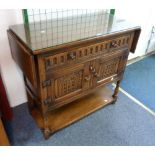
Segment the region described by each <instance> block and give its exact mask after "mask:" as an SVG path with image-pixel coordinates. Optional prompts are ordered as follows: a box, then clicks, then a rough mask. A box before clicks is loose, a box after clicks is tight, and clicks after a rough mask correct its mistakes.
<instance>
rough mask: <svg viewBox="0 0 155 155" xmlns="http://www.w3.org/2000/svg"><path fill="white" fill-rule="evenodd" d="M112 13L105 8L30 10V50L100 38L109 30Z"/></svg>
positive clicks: (28, 11)
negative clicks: (107, 28) (99, 36)
mask: <svg viewBox="0 0 155 155" xmlns="http://www.w3.org/2000/svg"><path fill="white" fill-rule="evenodd" d="M109 12H110V10H105V9H72V10H64V9H50V10H49V9H44V10H43V9H31V10H27V13H28V20H29V23H28V27H29V31H30V32H29V33H28V34H29V38H30V39H29V40H30V43H31V47H32V49H41V48H47V47H50V46H56V45H60V44H64V43H68V42H72V41H76V40H81V39H85V38H89V37H92V36H96V35H100V34H102V33H103V30H106V27H108V18H109Z"/></svg>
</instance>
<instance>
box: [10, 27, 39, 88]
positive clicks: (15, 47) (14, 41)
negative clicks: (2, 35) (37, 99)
mask: <svg viewBox="0 0 155 155" xmlns="http://www.w3.org/2000/svg"><path fill="white" fill-rule="evenodd" d="M7 33H8V39H9V43H10V49H11V54H12V57H13V59H14V60H15V62H16V63H17V64H18V66H19V67H20V68H21V70H22V72H23V73H24V75H25V76H26V77H27V78H28V80H29V81H30V83H31V84H32V86H33V87H34V88H37V80H36V79H37V78H36V70H35V63H34V57H33V55H31V54H30V52H29V51H28V49H26V47H24V45H23V44H22V43H21V42H20V41H19V40H18V38H17V37H16V36H15V34H13V33H12V32H11V31H10V30H8V31H7Z"/></svg>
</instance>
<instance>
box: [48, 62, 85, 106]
mask: <svg viewBox="0 0 155 155" xmlns="http://www.w3.org/2000/svg"><path fill="white" fill-rule="evenodd" d="M83 76H84V64H79V65H76V66H73V67H68V68H67V67H64V68H63V69H58V70H54V71H52V72H48V73H47V75H46V77H47V79H50V83H51V84H50V85H49V86H48V87H47V96H48V99H49V98H50V100H51V103H52V104H56V103H58V102H62V101H64V100H66V99H69V98H71V97H74V96H75V95H77V94H79V93H81V91H82V90H83V82H84V81H83Z"/></svg>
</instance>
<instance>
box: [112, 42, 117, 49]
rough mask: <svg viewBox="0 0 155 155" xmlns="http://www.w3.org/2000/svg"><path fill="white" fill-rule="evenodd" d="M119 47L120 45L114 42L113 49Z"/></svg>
mask: <svg viewBox="0 0 155 155" xmlns="http://www.w3.org/2000/svg"><path fill="white" fill-rule="evenodd" d="M118 46H119V45H118V44H117V43H115V42H112V43H111V47H115V48H116V47H118Z"/></svg>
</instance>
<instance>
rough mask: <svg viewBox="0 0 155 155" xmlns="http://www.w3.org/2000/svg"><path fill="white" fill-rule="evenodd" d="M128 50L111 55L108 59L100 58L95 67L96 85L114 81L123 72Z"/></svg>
mask: <svg viewBox="0 0 155 155" xmlns="http://www.w3.org/2000/svg"><path fill="white" fill-rule="evenodd" d="M128 54H129V52H128V50H126V51H122V52H120V53H119V54H113V55H111V56H109V57H103V58H100V60H99V61H98V62H97V65H96V72H95V74H94V78H95V81H96V84H97V85H100V84H103V83H108V82H112V81H114V80H115V79H116V78H118V77H119V76H120V73H122V72H123V71H124V68H125V65H126V62H127V57H128Z"/></svg>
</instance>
